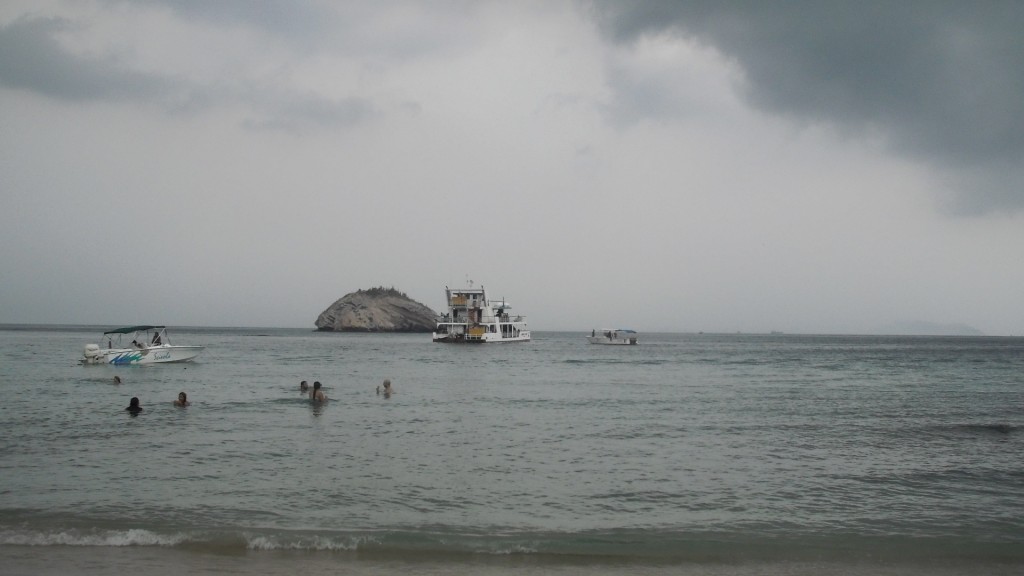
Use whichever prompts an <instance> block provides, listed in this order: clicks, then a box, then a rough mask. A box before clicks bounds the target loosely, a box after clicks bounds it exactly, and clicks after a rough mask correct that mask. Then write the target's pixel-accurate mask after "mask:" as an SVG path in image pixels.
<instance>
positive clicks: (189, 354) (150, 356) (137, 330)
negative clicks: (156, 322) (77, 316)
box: [82, 326, 204, 365]
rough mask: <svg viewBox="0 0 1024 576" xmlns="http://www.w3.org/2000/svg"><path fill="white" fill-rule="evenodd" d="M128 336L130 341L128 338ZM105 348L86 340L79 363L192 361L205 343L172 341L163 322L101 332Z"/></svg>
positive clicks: (116, 363) (120, 363)
mask: <svg viewBox="0 0 1024 576" xmlns="http://www.w3.org/2000/svg"><path fill="white" fill-rule="evenodd" d="M129 339H130V341H129ZM103 340H105V341H106V345H107V347H106V348H103V347H102V345H101V344H86V346H85V351H84V352H83V354H82V356H83V357H82V364H114V365H125V364H163V363H169V362H191V361H192V359H193V358H195V357H196V356H198V355H199V353H200V352H202V351H203V349H204V346H176V345H173V344H171V342H170V340H169V339H168V336H167V328H166V327H165V326H127V327H125V328H115V329H113V330H107V331H106V332H104V333H103Z"/></svg>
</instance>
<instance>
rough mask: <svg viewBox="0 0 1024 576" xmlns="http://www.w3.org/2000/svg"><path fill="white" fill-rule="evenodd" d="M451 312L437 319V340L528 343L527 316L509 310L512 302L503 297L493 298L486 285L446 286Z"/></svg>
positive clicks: (434, 336) (434, 337)
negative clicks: (488, 293)
mask: <svg viewBox="0 0 1024 576" xmlns="http://www.w3.org/2000/svg"><path fill="white" fill-rule="evenodd" d="M444 297H445V302H447V305H448V313H447V314H444V315H442V316H441V317H440V318H438V321H437V327H436V328H435V329H434V334H433V336H432V337H433V340H434V342H444V343H459V344H484V343H488V342H528V341H529V340H530V330H529V329H528V328H527V327H526V317H525V316H519V315H513V314H511V313H510V310H511V309H512V305H511V304H509V303H508V302H506V301H505V300H504V299H502V300H500V301H494V300H490V299H489V298H488V297H487V291H486V290H485V289H484V287H483V286H480V287H479V288H473V287H472V282H470V287H469V288H460V289H454V290H453V289H451V288H448V287H447V286H445V288H444Z"/></svg>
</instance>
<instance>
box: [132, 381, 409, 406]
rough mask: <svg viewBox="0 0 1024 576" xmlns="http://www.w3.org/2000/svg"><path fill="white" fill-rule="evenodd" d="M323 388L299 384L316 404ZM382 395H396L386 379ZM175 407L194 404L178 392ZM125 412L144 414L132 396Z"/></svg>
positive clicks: (380, 388) (317, 384)
mask: <svg viewBox="0 0 1024 576" xmlns="http://www.w3.org/2000/svg"><path fill="white" fill-rule="evenodd" d="M120 383H121V377H120V376H114V384H120ZM322 387H323V385H322V384H320V381H319V380H318V381H316V382H313V387H312V388H310V387H309V384H307V383H306V381H305V380H303V381H302V382H299V392H301V393H303V394H306V393H308V394H309V399H310V400H312V401H313V402H314V403H321V402H327V395H326V394H324V391H323V390H322V389H321V388H322ZM382 393H383V394H384V397H385V398H391V395H392V394H394V393H395V390H394V388H392V387H391V380H387V379H385V380H384V383H383V384H381V386H377V395H378V396H380V395H381V394H382ZM174 405H175V406H178V407H180V408H184V407H185V406H191V405H192V403H191V402H189V401H188V395H187V394H185V393H184V392H178V399H177V400H175V401H174ZM125 410H127V411H128V412H129V413H131V414H132V415H133V416H135V415H137V414H138V413H139V412H142V406H141V405H140V404H139V398H138V397H137V396H132V399H131V400H130V401H129V402H128V407H127V408H125Z"/></svg>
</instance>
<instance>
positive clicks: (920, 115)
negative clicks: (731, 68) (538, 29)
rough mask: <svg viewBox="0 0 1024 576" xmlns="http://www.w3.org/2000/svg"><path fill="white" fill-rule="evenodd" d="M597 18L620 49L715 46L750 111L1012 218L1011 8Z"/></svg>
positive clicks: (1016, 63) (659, 4)
mask: <svg viewBox="0 0 1024 576" xmlns="http://www.w3.org/2000/svg"><path fill="white" fill-rule="evenodd" d="M598 15H599V21H600V22H601V24H602V26H603V28H604V30H605V32H606V33H607V34H608V35H610V36H611V37H613V38H614V39H616V40H617V41H620V42H630V41H633V40H636V39H638V38H640V37H642V36H644V35H649V34H666V33H667V34H682V35H684V36H687V37H691V38H695V39H697V40H698V41H700V42H702V43H705V44H708V45H711V46H714V47H715V48H717V49H718V50H719V51H721V52H722V53H723V54H724V55H725V56H726V57H729V58H734V59H735V60H736V61H737V62H738V64H739V65H740V67H741V68H742V69H743V71H744V73H745V76H746V84H745V89H746V93H745V95H746V97H747V98H748V100H749V101H750V102H751V103H752V104H753V105H755V106H757V107H759V108H761V109H763V110H766V111H770V112H773V113H781V114H786V115H791V116H793V117H797V118H800V119H805V120H808V121H824V122H828V123H832V124H834V125H837V126H839V127H841V128H843V129H848V130H853V131H859V130H872V131H880V133H882V134H884V135H886V137H887V138H888V141H889V142H890V145H891V146H892V148H893V150H895V151H897V152H898V153H900V154H902V155H904V156H906V157H908V158H911V159H914V160H917V161H922V162H925V163H927V164H928V165H930V166H932V167H935V168H937V169H938V170H939V171H941V172H943V173H945V174H947V175H946V178H947V179H948V180H947V183H948V185H949V186H956V187H957V190H958V193H957V195H956V197H955V198H954V199H953V200H952V202H951V205H950V207H951V208H952V209H954V210H956V211H960V212H979V213H980V212H987V211H993V210H1000V209H1013V210H1019V209H1022V208H1024V168H1021V165H1022V164H1024V97H1022V95H1024V42H1022V36H1021V30H1024V3H1021V2H978V3H975V2H940V1H904V2H845V1H831V2H829V1H814V2H785V3H779V2H701V1H692V2H687V1H678V0H671V1H669V0H665V1H651V2H640V3H627V2H602V1H599V2H598ZM617 88H618V89H622V90H630V87H629V86H619V87H617ZM621 101H624V102H629V101H630V99H629V98H622V99H621ZM633 113H634V114H635V113H637V112H636V111H634V112H633ZM994 172H996V173H994ZM968 189H969V190H968Z"/></svg>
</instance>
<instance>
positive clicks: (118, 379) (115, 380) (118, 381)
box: [114, 376, 121, 384]
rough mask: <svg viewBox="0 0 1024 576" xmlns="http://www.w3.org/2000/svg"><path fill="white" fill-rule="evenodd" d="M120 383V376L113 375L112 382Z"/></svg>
mask: <svg viewBox="0 0 1024 576" xmlns="http://www.w3.org/2000/svg"><path fill="white" fill-rule="evenodd" d="M120 383H121V377H120V376H114V384H120Z"/></svg>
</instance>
